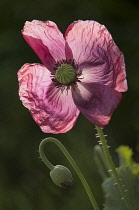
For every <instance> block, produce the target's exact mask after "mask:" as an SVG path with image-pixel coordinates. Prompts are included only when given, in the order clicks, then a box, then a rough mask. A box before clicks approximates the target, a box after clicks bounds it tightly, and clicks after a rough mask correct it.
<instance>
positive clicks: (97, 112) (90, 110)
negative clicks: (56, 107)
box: [72, 83, 122, 127]
mask: <svg viewBox="0 0 139 210" xmlns="http://www.w3.org/2000/svg"><path fill="white" fill-rule="evenodd" d="M72 93H73V100H74V102H75V104H76V106H77V108H78V109H79V110H80V111H81V112H82V113H83V115H84V116H85V117H86V118H87V119H88V120H90V121H91V122H93V123H94V124H95V125H97V126H99V127H104V126H105V125H107V124H108V123H109V120H110V118H111V115H112V113H113V111H114V110H115V109H116V108H117V106H118V105H119V103H120V100H121V98H122V95H121V93H119V92H118V91H116V90H114V89H112V88H109V87H107V86H105V85H100V84H98V83H92V84H91V83H90V84H89V83H78V86H77V87H76V88H75V89H73V90H72Z"/></svg>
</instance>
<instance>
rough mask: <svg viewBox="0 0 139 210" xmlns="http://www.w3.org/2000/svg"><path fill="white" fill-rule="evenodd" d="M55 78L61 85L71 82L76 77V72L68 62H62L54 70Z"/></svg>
mask: <svg viewBox="0 0 139 210" xmlns="http://www.w3.org/2000/svg"><path fill="white" fill-rule="evenodd" d="M55 76H56V79H57V80H58V81H59V82H60V83H61V84H63V85H69V84H72V83H73V82H74V81H75V79H76V72H75V70H74V68H73V67H72V66H71V65H69V64H62V65H61V66H60V67H59V68H58V69H57V70H56V74H55Z"/></svg>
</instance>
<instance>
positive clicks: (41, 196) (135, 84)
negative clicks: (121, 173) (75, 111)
mask: <svg viewBox="0 0 139 210" xmlns="http://www.w3.org/2000/svg"><path fill="white" fill-rule="evenodd" d="M33 19H38V20H43V21H46V20H52V21H54V22H56V23H57V25H58V27H59V28H60V30H61V31H62V32H63V33H64V32H65V30H66V28H67V27H68V25H69V24H70V23H71V22H73V21H74V20H78V19H82V20H87V19H88V20H96V21H98V22H100V23H101V24H104V25H105V26H106V27H107V28H108V30H109V31H110V32H111V34H112V36H113V38H114V40H115V42H116V43H117V45H118V46H119V48H120V49H121V51H122V52H123V53H124V55H125V61H126V67H127V79H128V85H129V90H128V92H126V93H124V94H123V100H122V102H121V104H120V106H119V107H118V109H117V110H116V111H115V113H114V114H113V117H112V120H111V122H110V124H109V125H108V126H107V127H106V129H105V133H107V134H108V143H109V145H111V152H112V153H113V152H114V151H115V149H116V147H117V146H119V145H121V144H126V145H129V146H130V147H132V149H133V150H134V153H135V155H134V158H135V159H136V161H138V159H139V144H138V143H139V65H138V64H139V3H138V1H137V0H136V1H135V0H125V1H123V0H105V1H103V0H102V1H101V0H96V1H93V0H74V1H72V0H50V1H46V0H24V1H19V0H18V1H17V0H13V1H9V0H1V1H0V210H56V209H57V210H73V209H76V210H78V209H79V210H91V209H92V207H91V204H90V201H89V199H88V197H87V195H86V193H85V191H84V189H83V187H82V185H81V183H80V181H79V179H78V177H77V176H76V174H75V173H74V171H73V169H72V168H71V166H70V165H69V163H68V161H67V160H66V159H65V157H64V156H63V154H62V153H61V152H60V151H59V149H58V148H57V147H56V146H55V145H53V144H49V145H48V146H47V148H46V154H47V156H48V158H49V159H50V160H51V161H52V163H53V164H63V165H65V166H67V167H68V168H69V169H70V170H71V171H72V173H73V176H74V180H75V183H74V186H73V187H72V188H71V189H70V190H66V191H65V190H62V189H60V188H58V187H57V186H55V185H54V184H53V183H52V182H51V180H50V178H49V170H48V169H47V168H46V167H45V165H44V164H43V163H42V162H41V161H40V159H39V153H38V146H39V143H40V141H41V140H42V139H43V138H45V137H48V136H54V135H52V134H44V133H42V131H41V130H40V128H39V127H38V125H37V124H36V123H35V122H34V121H33V120H32V117H31V116H30V114H29V112H28V110H27V109H26V108H24V107H23V105H22V103H21V101H20V100H19V96H18V81H17V71H18V69H20V67H21V66H22V65H23V64H24V63H34V62H40V61H39V59H38V58H37V56H36V55H35V53H34V52H33V51H32V49H31V48H30V47H29V46H28V45H27V43H26V42H25V41H24V40H23V38H22V35H21V29H22V28H23V25H24V22H25V21H26V20H29V21H31V20H33ZM55 137H57V138H58V139H59V140H60V141H62V143H63V144H64V145H65V146H66V148H67V149H68V151H69V152H70V153H71V155H72V156H73V158H74V159H75V161H76V162H77V164H78V165H79V167H80V168H81V170H82V172H83V174H84V175H85V177H86V178H87V180H88V182H89V185H90V187H91V188H92V191H93V193H94V195H95V197H96V199H97V201H98V203H99V205H100V209H102V204H103V202H104V200H103V195H102V191H101V181H102V180H101V178H100V177H99V174H98V172H97V169H96V166H95V163H94V159H93V148H94V145H96V144H97V139H96V138H95V130H94V125H92V123H90V122H89V121H88V120H87V119H85V117H83V116H82V115H80V117H79V119H78V121H77V123H76V125H75V126H74V128H73V129H72V130H71V131H69V132H67V133H65V134H59V135H55ZM115 157H116V155H115Z"/></svg>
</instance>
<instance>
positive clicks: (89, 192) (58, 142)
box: [39, 137, 99, 210]
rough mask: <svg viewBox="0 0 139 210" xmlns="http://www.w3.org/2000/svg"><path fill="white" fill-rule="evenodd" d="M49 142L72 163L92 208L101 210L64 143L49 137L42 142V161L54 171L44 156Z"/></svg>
mask: <svg viewBox="0 0 139 210" xmlns="http://www.w3.org/2000/svg"><path fill="white" fill-rule="evenodd" d="M47 142H52V143H54V144H56V145H57V146H58V147H59V148H60V150H61V151H62V152H63V154H64V155H65V156H66V158H67V159H68V161H69V162H70V164H71V165H72V167H73V168H74V170H75V172H76V173H77V175H78V177H79V179H80V180H81V182H82V184H83V186H84V188H85V190H86V193H87V195H88V197H89V199H90V201H91V203H92V206H93V208H94V210H99V207H98V205H97V203H96V200H95V198H94V196H93V194H92V192H91V190H90V187H89V185H88V183H87V181H86V179H85V178H84V176H83V174H82V172H81V170H80V169H79V167H78V166H77V164H76V163H75V161H74V160H73V158H72V157H71V155H70V154H69V152H68V151H67V150H66V148H65V147H64V146H63V145H62V143H61V142H60V141H58V140H57V139H55V138H51V137H48V138H46V139H44V140H42V142H41V143H40V146H39V152H40V156H41V158H42V160H43V161H44V163H45V165H46V166H47V167H48V168H49V169H50V170H52V169H53V168H54V166H53V165H52V164H51V163H50V162H49V161H48V159H47V158H46V156H45V154H44V150H43V148H44V145H45V144H46V143H47Z"/></svg>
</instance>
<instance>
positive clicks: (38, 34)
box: [22, 20, 65, 69]
mask: <svg viewBox="0 0 139 210" xmlns="http://www.w3.org/2000/svg"><path fill="white" fill-rule="evenodd" d="M22 34H23V37H24V39H25V40H26V41H27V43H28V44H29V45H30V47H32V49H33V50H34V51H35V53H36V54H37V55H38V57H39V58H40V60H41V61H42V63H43V64H44V65H45V66H46V67H47V68H48V69H52V67H53V66H54V63H55V62H57V61H59V60H62V59H65V39H64V37H63V34H62V33H61V32H60V31H59V29H58V27H57V25H56V24H55V23H54V22H52V21H47V22H42V21H38V20H33V21H32V22H29V21H27V22H26V23H25V26H24V28H23V31H22Z"/></svg>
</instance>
